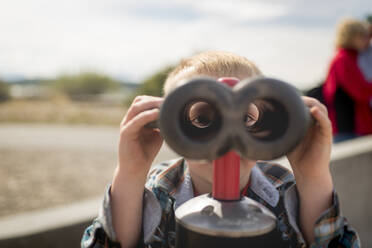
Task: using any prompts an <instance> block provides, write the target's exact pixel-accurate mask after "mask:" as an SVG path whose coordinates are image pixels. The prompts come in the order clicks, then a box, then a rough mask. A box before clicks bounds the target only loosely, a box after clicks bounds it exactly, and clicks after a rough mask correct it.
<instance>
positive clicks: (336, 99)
mask: <svg viewBox="0 0 372 248" xmlns="http://www.w3.org/2000/svg"><path fill="white" fill-rule="evenodd" d="M368 42H369V37H368V29H367V26H366V25H365V23H364V22H362V21H358V20H355V19H345V20H343V21H342V22H341V23H340V24H339V26H338V29H337V34H336V53H335V55H334V57H333V59H332V61H331V63H330V66H329V71H328V75H327V78H326V81H325V84H324V87H323V96H324V101H325V104H326V106H327V108H328V114H329V118H330V120H331V122H332V128H333V135H334V142H341V141H344V140H347V139H351V138H355V137H358V136H361V135H368V134H372V111H371V108H370V105H369V104H370V101H371V99H372V84H370V83H368V81H367V80H366V79H365V77H364V75H363V74H362V72H361V70H360V69H359V66H358V61H357V60H358V55H359V53H360V52H362V51H364V50H365V49H366V48H367V46H368Z"/></svg>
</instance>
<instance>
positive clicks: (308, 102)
mask: <svg viewBox="0 0 372 248" xmlns="http://www.w3.org/2000/svg"><path fill="white" fill-rule="evenodd" d="M302 100H303V101H304V103H305V105H306V106H307V107H308V108H309V109H311V108H312V107H314V106H316V107H318V108H319V109H320V110H321V111H322V112H323V113H325V114H327V115H328V111H327V108H326V106H324V105H323V104H322V103H321V102H319V101H318V100H317V99H315V98H312V97H308V96H303V97H302Z"/></svg>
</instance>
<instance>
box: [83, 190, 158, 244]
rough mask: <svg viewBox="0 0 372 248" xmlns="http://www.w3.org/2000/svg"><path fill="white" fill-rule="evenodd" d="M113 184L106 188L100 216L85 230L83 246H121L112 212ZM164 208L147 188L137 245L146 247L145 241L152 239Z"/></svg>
mask: <svg viewBox="0 0 372 248" xmlns="http://www.w3.org/2000/svg"><path fill="white" fill-rule="evenodd" d="M110 189H111V185H109V186H108V187H107V189H106V192H105V195H104V199H103V204H102V206H101V208H100V210H99V213H98V217H97V218H96V219H95V220H94V221H93V224H92V225H90V226H89V227H88V228H87V229H86V230H85V232H84V234H83V237H82V240H81V248H88V247H89V248H91V247H93V248H118V247H121V246H120V243H119V242H118V241H117V236H116V233H115V230H114V227H113V224H112V212H111V194H110ZM161 215H162V210H161V207H160V204H159V202H158V201H157V200H156V197H155V196H154V194H153V193H152V191H150V190H149V189H147V188H145V191H144V196H143V223H144V224H143V225H142V232H141V239H140V242H139V244H138V245H137V247H146V245H145V243H147V242H149V240H151V238H152V236H153V234H154V233H155V231H156V228H157V226H158V225H159V223H160V221H161Z"/></svg>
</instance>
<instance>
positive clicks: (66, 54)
mask: <svg viewBox="0 0 372 248" xmlns="http://www.w3.org/2000/svg"><path fill="white" fill-rule="evenodd" d="M340 2H341V3H339V2H338V1H332V4H333V5H334V8H327V11H325V10H324V9H325V8H323V7H322V6H323V2H321V1H320V0H315V2H314V1H311V2H310V1H289V0H288V1H280V2H278V1H252V0H250V1H249V0H244V1H243V0H231V1H225V0H215V1H207V0H172V1H171V0H137V1H128V0H127V1H123V0H106V1H101V0H64V1H56V0H54V1H53V0H33V1H28V0H13V1H1V2H0V30H1V31H2V34H1V37H0V54H1V56H0V76H1V75H6V74H21V75H26V76H28V77H38V76H54V75H56V74H58V73H61V72H76V71H79V70H84V69H96V70H99V71H103V72H106V73H110V74H112V75H115V76H117V77H122V78H127V79H129V80H133V81H138V80H141V79H143V78H144V77H146V76H148V75H150V74H151V73H152V72H154V71H155V70H157V69H158V68H160V67H162V66H164V65H166V64H171V63H175V62H177V61H178V60H179V59H180V58H181V57H185V56H188V55H190V54H192V53H194V52H196V51H201V50H206V49H218V50H228V51H232V52H236V53H239V54H242V55H244V56H247V57H248V58H250V59H252V60H253V61H255V62H256V63H258V65H259V66H260V67H261V68H262V70H263V71H264V72H265V73H266V74H268V75H271V76H276V77H279V78H281V79H284V80H288V81H290V82H294V83H295V84H296V85H302V86H304V85H309V84H311V83H313V82H315V81H318V79H320V78H322V77H323V76H324V74H325V71H326V68H327V63H328V61H329V58H330V56H331V55H332V52H333V48H332V41H333V23H335V22H337V19H338V17H339V16H343V15H347V14H349V13H351V14H352V15H354V16H355V15H358V16H362V15H363V14H364V13H365V12H366V10H365V9H366V7H363V8H362V7H361V6H360V5H363V4H365V2H366V1H364V0H358V1H354V2H353V3H350V2H349V3H346V2H344V1H340ZM354 5H358V7H354ZM341 8H344V9H343V11H341V10H340V9H341Z"/></svg>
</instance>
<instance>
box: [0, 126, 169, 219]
mask: <svg viewBox="0 0 372 248" xmlns="http://www.w3.org/2000/svg"><path fill="white" fill-rule="evenodd" d="M118 135H119V133H118V128H115V127H93V126H58V125H34V124H27V125H26V124H12V125H10V124H1V125H0V216H5V215H11V214H15V213H19V212H24V211H29V210H36V209H42V208H49V207H55V206H59V205H62V204H67V203H73V202H76V201H80V200H86V199H90V198H91V197H96V196H100V195H102V193H103V191H104V188H105V185H107V183H109V182H110V181H111V178H112V174H113V171H114V169H115V166H116V163H117V160H116V157H117V153H116V151H117V142H118ZM174 157H176V155H175V154H174V153H173V152H171V151H170V149H169V148H167V147H166V146H164V147H163V148H162V150H161V151H160V152H159V154H158V156H157V158H156V160H155V162H159V161H161V160H167V159H170V158H174Z"/></svg>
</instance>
